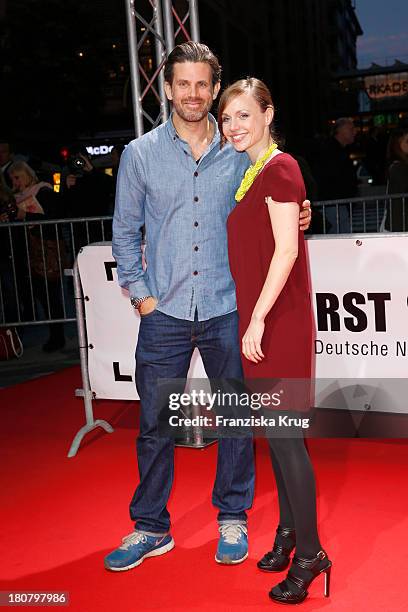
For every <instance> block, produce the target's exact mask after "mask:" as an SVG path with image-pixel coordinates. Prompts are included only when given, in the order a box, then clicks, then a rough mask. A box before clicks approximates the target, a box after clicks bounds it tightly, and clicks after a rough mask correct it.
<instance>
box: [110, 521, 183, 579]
mask: <svg viewBox="0 0 408 612" xmlns="http://www.w3.org/2000/svg"><path fill="white" fill-rule="evenodd" d="M172 548H174V540H173V538H172V537H171V535H170V534H169V533H167V534H166V535H147V534H146V533H141V532H140V531H133V532H132V533H130V534H129V535H127V536H126V537H124V538H123V540H122V546H119V548H116V550H114V551H112V552H111V553H110V554H109V555H107V556H106V557H105V567H106V569H108V570H111V571H112V572H123V571H125V570H130V569H132V568H133V567H137V566H138V565H140V564H141V563H143V561H144V560H145V559H147V557H158V556H159V555H164V553H166V552H169V550H171V549H172Z"/></svg>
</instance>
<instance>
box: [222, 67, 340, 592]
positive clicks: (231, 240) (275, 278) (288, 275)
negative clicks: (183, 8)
mask: <svg viewBox="0 0 408 612" xmlns="http://www.w3.org/2000/svg"><path fill="white" fill-rule="evenodd" d="M273 115H274V107H273V103H272V99H271V95H270V92H269V90H268V88H267V87H266V85H265V84H264V83H262V81H259V80H258V79H255V78H247V79H242V80H240V81H237V82H236V83H234V84H233V85H231V86H230V87H228V88H227V89H226V90H225V91H224V93H223V95H222V96H221V99H220V104H219V114H218V121H219V126H220V131H221V132H222V133H223V136H224V140H227V141H228V142H230V143H231V144H232V145H233V146H234V148H235V149H236V150H237V151H242V152H243V151H246V153H247V154H248V155H249V157H250V159H251V162H252V166H250V168H249V169H248V170H247V172H246V174H245V177H244V179H243V181H242V183H241V186H240V188H239V189H238V191H237V194H236V200H237V201H238V203H237V205H236V206H235V208H234V209H233V211H232V212H231V214H230V216H229V218H228V250H229V258H230V267H231V272H232V276H233V278H234V281H235V285H236V294H237V305H238V314H239V326H240V338H241V341H242V353H243V357H244V358H243V367H244V374H245V378H246V379H247V380H251V379H252V380H253V379H264V380H263V381H259V384H262V385H264V384H265V382H266V384H267V385H268V384H269V385H270V384H271V380H272V379H276V378H279V379H302V380H306V381H309V382H310V378H311V367H312V363H311V354H312V331H313V327H312V311H311V304H310V296H309V283H308V268H307V261H306V253H305V244H304V237H303V234H302V232H300V231H299V227H298V218H299V206H301V204H302V202H303V200H304V199H305V187H304V183H303V179H302V175H301V172H300V170H299V166H298V164H297V162H296V161H295V160H294V159H293V157H291V156H290V155H288V154H287V153H282V152H281V151H279V150H278V148H277V144H276V142H275V141H274V135H273V130H272V121H273ZM265 379H266V381H265ZM307 387H308V390H307V391H310V389H309V384H308V385H307ZM288 391H289V396H291V397H292V398H293V400H294V403H295V404H296V405H292V406H289V403H288V402H286V407H287V408H289V410H290V411H292V410H302V409H304V408H306V409H309V408H310V397H309V393H308V392H306V391H305V390H304V392H303V396H302V397H296V393H293V386H292V387H288ZM291 391H292V393H291ZM286 399H287V398H286ZM296 414H297V413H296ZM292 416H295V413H292ZM296 433H297V435H296V434H293V432H292V437H285V438H277V437H270V438H269V439H268V442H269V446H270V452H271V459H272V464H273V468H274V472H275V477H276V482H277V488H278V495H279V509H280V522H279V526H278V528H277V533H276V538H275V543H274V546H273V549H272V550H271V551H270V552H268V553H267V554H266V555H265V556H264V557H263V558H262V559H261V561H260V562H259V563H258V567H259V568H260V569H263V570H266V571H271V572H274V571H282V570H283V569H285V568H286V567H287V566H288V565H289V556H290V553H291V552H292V550H293V549H294V547H295V546H296V555H295V556H294V557H293V559H292V563H291V567H290V569H289V572H288V574H287V577H286V579H285V580H283V581H282V582H280V583H279V584H278V585H276V586H275V587H274V588H273V589H272V590H271V591H270V593H269V596H270V597H271V598H272V599H273V600H275V601H278V602H281V603H288V604H295V603H300V602H301V601H303V600H304V599H305V598H306V596H307V589H308V586H309V585H310V583H311V582H312V581H313V580H314V579H315V578H316V577H317V576H318V575H319V574H321V573H324V574H325V595H326V596H328V594H329V578H330V571H331V562H330V561H329V559H328V557H327V554H326V553H325V552H324V550H322V547H321V544H320V540H319V536H318V532H317V518H316V492H315V480H314V474H313V468H312V465H311V462H310V458H309V455H308V453H307V450H306V447H305V443H304V439H303V436H302V435H299V432H296Z"/></svg>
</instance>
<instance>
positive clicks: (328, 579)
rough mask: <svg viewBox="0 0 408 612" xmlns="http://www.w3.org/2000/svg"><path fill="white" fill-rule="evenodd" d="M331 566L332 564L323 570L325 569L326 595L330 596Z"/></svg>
mask: <svg viewBox="0 0 408 612" xmlns="http://www.w3.org/2000/svg"><path fill="white" fill-rule="evenodd" d="M331 568H332V566H331V565H330V566H329V567H328V568H327V569H326V570H323V571H324V596H325V597H330V576H331Z"/></svg>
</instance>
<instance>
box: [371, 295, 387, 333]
mask: <svg viewBox="0 0 408 612" xmlns="http://www.w3.org/2000/svg"><path fill="white" fill-rule="evenodd" d="M367 299H368V300H372V301H373V302H374V316H375V331H381V332H385V331H387V324H386V318H385V302H386V301H389V300H391V293H367Z"/></svg>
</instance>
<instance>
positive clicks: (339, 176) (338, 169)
mask: <svg viewBox="0 0 408 612" xmlns="http://www.w3.org/2000/svg"><path fill="white" fill-rule="evenodd" d="M355 138H356V128H355V127H354V122H353V120H352V119H351V118H350V117H341V118H340V119H337V121H336V122H335V124H334V126H333V132H332V135H331V136H330V138H328V139H327V141H326V143H325V145H324V147H323V150H322V152H321V156H320V159H319V164H318V165H317V167H316V172H317V176H316V179H317V183H318V187H319V199H320V200H342V199H346V198H355V197H356V196H357V184H358V181H357V175H356V171H355V168H354V165H353V162H352V160H351V159H350V155H349V150H348V147H349V146H350V145H352V144H353V142H354V140H355ZM325 216H326V220H327V221H328V223H327V228H326V233H332V234H338V233H345V232H350V211H349V207H348V205H347V204H340V205H339V206H338V212H337V210H336V206H327V207H326V210H325Z"/></svg>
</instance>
